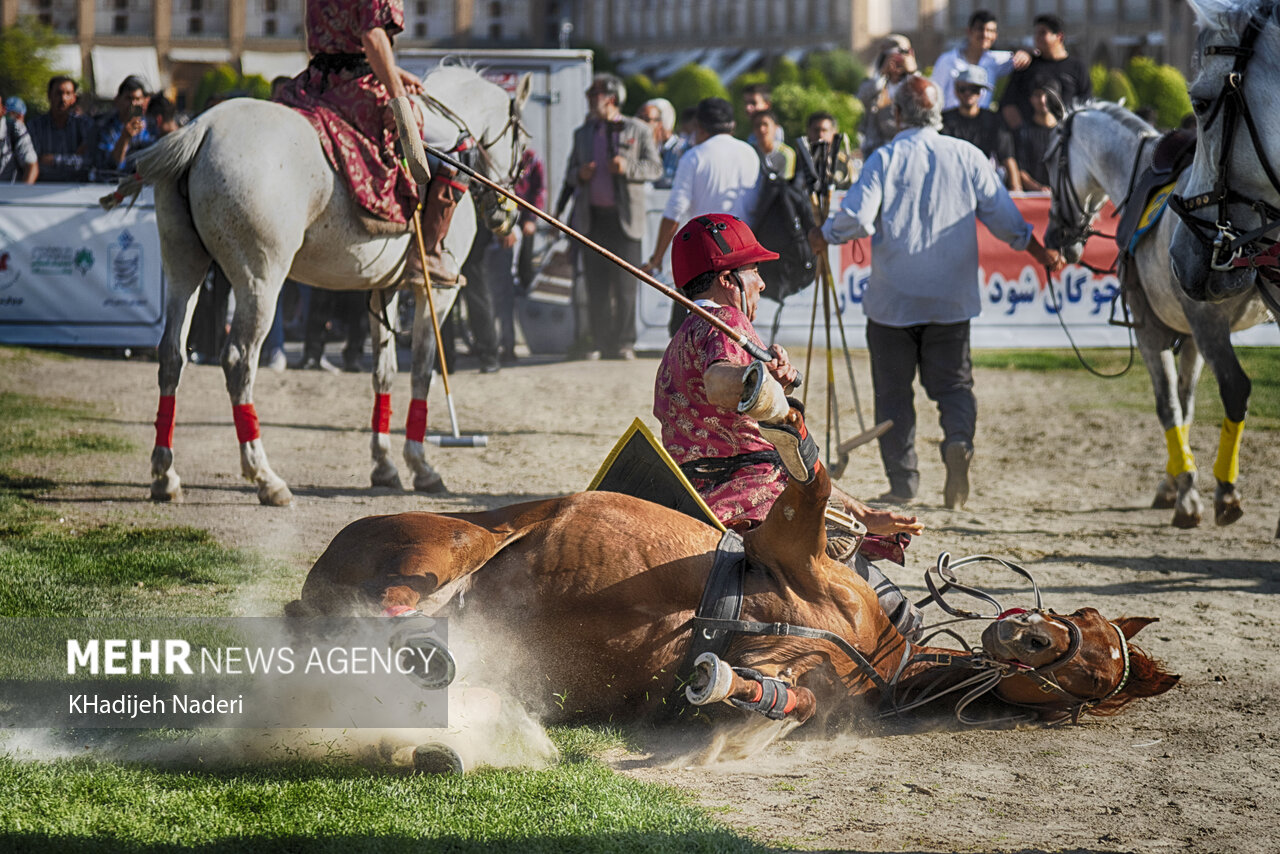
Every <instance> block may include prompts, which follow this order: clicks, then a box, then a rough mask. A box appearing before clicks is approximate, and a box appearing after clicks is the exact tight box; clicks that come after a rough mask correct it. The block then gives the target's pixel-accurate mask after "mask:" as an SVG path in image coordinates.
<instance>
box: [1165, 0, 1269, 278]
mask: <svg viewBox="0 0 1280 854" xmlns="http://www.w3.org/2000/svg"><path fill="white" fill-rule="evenodd" d="M1188 2H1189V3H1190V4H1191V8H1192V9H1193V10H1194V11H1195V14H1196V19H1197V23H1198V26H1199V28H1200V35H1199V38H1198V39H1197V42H1196V53H1195V58H1194V66H1195V69H1196V75H1195V77H1194V79H1193V80H1192V82H1191V84H1190V85H1189V87H1188V94H1189V95H1190V96H1191V107H1192V109H1193V110H1194V111H1195V117H1196V129H1197V132H1198V134H1199V141H1198V145H1197V148H1196V154H1195V161H1194V163H1193V164H1192V166H1191V168H1190V169H1189V170H1188V173H1187V175H1186V176H1185V177H1184V179H1183V182H1182V184H1181V186H1180V188H1179V190H1178V194H1177V195H1176V196H1175V197H1174V198H1173V199H1172V200H1171V205H1172V207H1173V209H1174V210H1175V211H1176V212H1177V213H1178V216H1179V217H1180V219H1181V222H1179V223H1178V224H1177V226H1176V228H1175V229H1174V233H1173V240H1172V243H1171V245H1170V249H1169V253H1170V261H1171V262H1172V266H1173V273H1174V277H1175V278H1176V279H1177V281H1178V284H1179V285H1180V286H1181V287H1182V289H1183V290H1184V291H1185V292H1186V294H1187V295H1188V296H1189V297H1191V298H1192V299H1197V300H1209V301H1217V300H1222V299H1226V298H1229V297H1232V296H1235V295H1236V294H1238V293H1241V292H1242V291H1245V290H1247V289H1249V288H1251V287H1253V286H1254V281H1255V280H1254V276H1255V273H1254V270H1253V269H1252V268H1253V260H1252V259H1253V257H1254V256H1256V255H1258V254H1259V253H1260V252H1264V251H1265V250H1266V249H1267V247H1268V246H1269V245H1270V243H1269V240H1268V241H1266V242H1262V239H1263V238H1271V239H1274V238H1275V237H1276V234H1275V232H1276V230H1277V229H1280V111H1278V110H1277V107H1280V90H1278V88H1277V85H1276V84H1277V83H1278V82H1280V25H1278V23H1277V17H1276V9H1277V6H1276V3H1275V2H1274V0H1245V2H1244V3H1239V2H1234V0H1233V2H1227V0H1188Z"/></svg>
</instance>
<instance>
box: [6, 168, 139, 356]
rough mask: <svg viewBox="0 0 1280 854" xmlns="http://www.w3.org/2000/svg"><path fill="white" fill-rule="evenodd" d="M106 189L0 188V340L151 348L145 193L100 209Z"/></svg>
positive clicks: (75, 186)
mask: <svg viewBox="0 0 1280 854" xmlns="http://www.w3.org/2000/svg"><path fill="white" fill-rule="evenodd" d="M109 189H110V187H109V186H108V185H103V184H84V185H80V184H37V185H35V186H30V187H28V186H20V185H13V186H6V187H3V188H2V189H0V342H4V343H7V344H34V345H46V346H65V347H154V346H155V345H156V344H158V343H159V341H160V334H161V332H162V331H163V329H164V283H163V281H162V275H161V265H160V236H159V234H158V232H157V231H156V221H155V206H154V204H153V203H152V198H151V192H150V190H147V191H144V193H143V195H142V196H140V197H139V198H138V200H137V203H136V204H134V205H132V206H123V207H120V208H117V209H116V210H114V211H110V212H106V211H103V210H102V208H101V207H99V206H98V197H99V196H101V195H102V194H103V193H105V192H107V191H108V190H109Z"/></svg>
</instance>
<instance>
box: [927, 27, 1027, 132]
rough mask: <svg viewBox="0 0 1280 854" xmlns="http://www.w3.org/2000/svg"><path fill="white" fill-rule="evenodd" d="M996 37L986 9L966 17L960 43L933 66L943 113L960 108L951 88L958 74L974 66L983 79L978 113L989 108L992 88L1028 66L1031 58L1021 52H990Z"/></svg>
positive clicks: (933, 78)
mask: <svg viewBox="0 0 1280 854" xmlns="http://www.w3.org/2000/svg"><path fill="white" fill-rule="evenodd" d="M999 33H1000V28H999V25H998V24H997V23H996V16H995V15H993V14H991V13H990V12H988V11H987V10H986V9H979V10H978V11H977V12H974V13H973V14H972V15H970V16H969V28H968V29H967V30H966V31H965V38H964V41H963V42H961V43H960V44H959V45H957V46H956V47H953V48H952V49H951V50H948V51H945V52H944V53H943V54H942V55H941V56H939V57H938V61H937V62H935V63H934V64H933V77H932V78H931V79H932V80H933V82H934V83H937V84H938V88H939V89H941V90H942V95H943V99H944V100H943V104H942V109H943V112H945V111H947V110H953V109H955V108H956V107H958V106H960V101H959V99H958V98H957V97H956V93H955V89H954V87H953V86H952V84H953V83H954V82H955V79H956V77H957V76H958V75H959V74H960V72H961V71H964V70H965V69H966V68H968V67H970V66H974V65H976V66H978V67H980V68H981V69H982V70H983V71H985V72H986V75H987V84H988V85H987V88H986V89H985V90H984V91H983V92H982V94H981V96H979V98H978V109H980V110H986V109H989V108H990V107H991V91H992V87H994V86H995V85H996V83H998V82H999V80H1000V78H1001V77H1004V76H1005V75H1006V74H1008V73H1009V72H1010V71H1014V70H1016V69H1019V68H1026V67H1027V65H1028V64H1030V62H1031V55H1030V54H1029V53H1027V52H1026V51H1025V50H1020V51H1018V52H1017V53H1013V52H1011V51H1007V50H992V49H991V46H992V45H994V44H995V43H996V37H997V36H998V35H999Z"/></svg>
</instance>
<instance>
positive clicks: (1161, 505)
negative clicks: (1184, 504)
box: [1151, 491, 1178, 510]
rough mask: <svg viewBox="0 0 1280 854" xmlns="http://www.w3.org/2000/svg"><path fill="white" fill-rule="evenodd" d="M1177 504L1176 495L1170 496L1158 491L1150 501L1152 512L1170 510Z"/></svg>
mask: <svg viewBox="0 0 1280 854" xmlns="http://www.w3.org/2000/svg"><path fill="white" fill-rule="evenodd" d="M1177 503H1178V493H1176V492H1175V493H1173V494H1172V495H1170V494H1169V493H1167V492H1164V491H1160V492H1157V493H1156V497H1155V498H1154V499H1152V501H1151V509H1152V510H1172V509H1173V508H1174V506H1175V505H1176V504H1177Z"/></svg>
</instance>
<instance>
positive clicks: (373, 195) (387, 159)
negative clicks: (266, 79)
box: [276, 0, 418, 222]
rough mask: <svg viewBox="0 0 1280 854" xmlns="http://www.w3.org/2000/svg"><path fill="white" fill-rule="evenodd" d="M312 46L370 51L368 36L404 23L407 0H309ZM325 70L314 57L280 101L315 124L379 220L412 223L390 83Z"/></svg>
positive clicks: (411, 196) (320, 50)
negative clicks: (398, 153)
mask: <svg viewBox="0 0 1280 854" xmlns="http://www.w3.org/2000/svg"><path fill="white" fill-rule="evenodd" d="M306 25H307V50H308V51H310V52H311V54H312V56H319V55H323V54H329V55H333V54H363V53H364V46H363V45H362V43H361V37H362V36H363V35H364V34H365V33H367V32H369V31H370V30H374V29H377V28H378V27H381V28H383V29H384V30H386V31H387V35H388V36H391V37H392V38H394V37H395V36H396V34H398V33H400V32H401V31H403V30H404V3H403V0H307V15H306ZM367 68H368V67H367V66H365V69H364V71H365V73H361V71H360V70H345V71H322V70H321V69H320V68H318V67H317V66H316V65H315V64H312V65H309V66H308V67H307V69H306V70H305V71H303V72H302V73H301V74H299V75H298V76H297V77H295V78H294V79H293V81H292V82H291V83H289V85H287V86H284V87H282V88H281V90H280V92H279V93H278V94H277V95H276V100H278V101H279V102H280V103H282V104H285V105H286V106H289V107H292V108H294V109H295V110H297V111H298V112H300V113H301V114H302V115H304V116H306V118H307V119H308V120H309V121H310V122H311V124H312V125H314V126H315V129H316V132H317V133H319V135H320V144H321V146H323V148H324V155H325V157H326V158H327V159H328V160H329V163H330V165H332V166H333V168H334V169H336V170H337V171H338V172H339V173H340V174H342V175H345V176H346V178H347V184H348V186H349V187H350V189H351V194H352V196H353V197H354V198H355V200H356V203H357V204H359V205H360V207H362V208H364V209H365V210H366V211H368V212H369V213H370V214H372V215H373V216H375V217H377V218H378V219H383V220H387V221H390V222H405V221H407V220H408V219H409V218H411V217H412V216H413V208H414V205H416V204H417V199H418V196H417V188H416V187H415V186H414V184H413V181H412V180H411V179H410V178H409V176H408V174H407V173H406V172H405V170H404V169H403V168H401V166H400V164H399V162H398V161H397V159H396V154H395V145H394V139H395V133H394V127H395V123H394V121H393V120H392V118H391V116H390V111H389V110H387V103H388V102H389V101H390V100H391V98H390V96H389V95H388V94H387V90H386V87H384V86H383V85H382V83H380V82H379V81H378V78H377V77H375V76H374V75H373V74H372V73H369V72H368V71H367Z"/></svg>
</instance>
